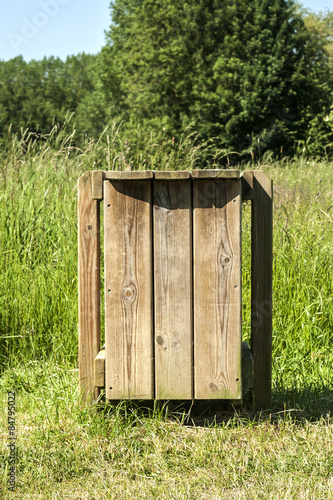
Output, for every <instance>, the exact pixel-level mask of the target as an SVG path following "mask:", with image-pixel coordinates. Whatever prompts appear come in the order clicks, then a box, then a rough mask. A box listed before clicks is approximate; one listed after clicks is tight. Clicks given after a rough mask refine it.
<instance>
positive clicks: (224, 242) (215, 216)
mask: <svg viewBox="0 0 333 500" xmlns="http://www.w3.org/2000/svg"><path fill="white" fill-rule="evenodd" d="M193 251H194V391H195V394H194V397H195V399H235V400H236V399H241V397H242V385H241V181H240V180H238V179H230V180H229V179H223V180H220V179H219V180H209V179H207V180H204V179H202V180H199V179H198V180H194V181H193Z"/></svg>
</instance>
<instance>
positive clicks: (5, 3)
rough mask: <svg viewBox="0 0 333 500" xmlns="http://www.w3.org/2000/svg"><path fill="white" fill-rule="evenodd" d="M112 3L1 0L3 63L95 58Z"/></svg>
mask: <svg viewBox="0 0 333 500" xmlns="http://www.w3.org/2000/svg"><path fill="white" fill-rule="evenodd" d="M302 3H303V5H304V7H306V8H308V9H311V10H314V11H319V10H325V8H328V9H330V10H333V0H303V2H302ZM109 4H110V1H109V0H97V1H92V0H2V10H1V16H0V59H2V60H5V61H7V60H9V59H11V58H13V57H16V56H17V55H20V54H22V56H23V58H24V59H25V60H26V61H30V60H31V59H37V60H38V59H42V58H43V57H44V56H46V57H50V56H57V57H60V58H61V59H65V58H66V56H67V55H72V54H78V53H79V52H86V53H88V54H96V53H97V52H98V51H99V50H100V49H101V47H102V46H103V45H104V40H105V35H104V31H105V30H107V29H108V28H109V26H110V11H109Z"/></svg>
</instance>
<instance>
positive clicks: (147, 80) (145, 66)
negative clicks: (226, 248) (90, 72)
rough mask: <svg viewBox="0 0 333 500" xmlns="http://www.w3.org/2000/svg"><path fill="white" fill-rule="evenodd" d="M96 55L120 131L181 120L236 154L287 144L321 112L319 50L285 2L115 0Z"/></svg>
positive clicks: (174, 127) (290, 149)
mask: <svg viewBox="0 0 333 500" xmlns="http://www.w3.org/2000/svg"><path fill="white" fill-rule="evenodd" d="M111 7H112V25H111V27H110V31H109V33H108V34H107V46H106V47H105V49H103V51H102V54H101V56H100V60H99V65H100V68H101V71H102V72H103V82H104V86H103V90H104V92H105V101H106V102H109V103H111V107H110V110H109V112H110V114H112V113H113V116H114V114H116V115H117V116H120V117H121V118H122V119H123V120H124V122H125V126H126V127H127V128H128V129H129V131H130V130H131V129H132V127H133V122H136V121H137V120H139V121H140V122H141V123H142V124H143V126H144V127H147V128H151V129H153V130H160V129H161V128H164V129H165V130H166V131H167V133H168V134H169V135H170V136H171V137H172V136H174V137H176V139H177V138H178V137H179V134H180V132H181V131H182V130H183V129H184V127H186V126H187V125H188V124H189V123H193V122H194V127H195V129H196V130H197V131H198V132H199V135H200V137H201V138H202V139H203V140H207V139H211V138H214V139H215V143H216V145H217V146H218V147H220V148H221V149H227V150H228V151H229V152H231V151H234V152H236V153H238V154H241V153H243V152H245V153H246V152H250V151H252V155H253V153H254V152H255V151H258V152H259V151H260V152H265V151H267V150H271V151H273V152H274V154H277V153H281V152H283V153H285V154H293V153H294V146H295V143H297V141H300V140H304V139H305V136H306V134H307V130H308V127H309V123H310V122H311V120H313V119H314V118H315V117H316V116H317V115H321V116H323V113H326V114H327V110H328V108H329V105H330V104H331V103H330V90H329V88H328V85H327V79H326V76H327V65H326V62H325V60H324V58H323V57H322V51H321V50H319V49H318V47H317V46H316V45H315V44H314V43H312V42H311V37H310V36H309V32H308V31H307V29H306V27H305V25H304V22H303V20H302V18H301V16H300V15H298V13H297V11H296V8H295V5H294V3H293V2H291V1H288V2H286V1H285V0H277V1H276V0H274V1H273V0H265V1H259V0H257V1H254V2H246V1H245V0H226V1H224V2H223V3H221V2H217V1H214V0H209V1H208V0H201V1H197V0H195V1H194V0H189V1H188V2H185V3H174V2H171V1H170V0H163V1H161V0H160V1H154V2H153V1H151V0H141V1H136V2H133V1H129V0H115V1H114V2H112V3H111Z"/></svg>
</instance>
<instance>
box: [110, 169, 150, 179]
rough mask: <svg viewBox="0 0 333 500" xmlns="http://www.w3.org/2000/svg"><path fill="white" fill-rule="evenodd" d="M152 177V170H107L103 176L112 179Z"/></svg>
mask: <svg viewBox="0 0 333 500" xmlns="http://www.w3.org/2000/svg"><path fill="white" fill-rule="evenodd" d="M153 177H154V171H153V170H128V171H127V170H108V171H107V172H105V176H104V178H105V179H108V180H113V181H125V180H147V179H153Z"/></svg>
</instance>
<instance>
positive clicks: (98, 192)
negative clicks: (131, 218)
mask: <svg viewBox="0 0 333 500" xmlns="http://www.w3.org/2000/svg"><path fill="white" fill-rule="evenodd" d="M103 179H104V172H103V170H94V171H93V172H92V188H91V196H92V198H93V199H94V200H102V199H103Z"/></svg>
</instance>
